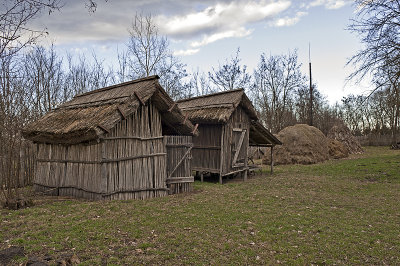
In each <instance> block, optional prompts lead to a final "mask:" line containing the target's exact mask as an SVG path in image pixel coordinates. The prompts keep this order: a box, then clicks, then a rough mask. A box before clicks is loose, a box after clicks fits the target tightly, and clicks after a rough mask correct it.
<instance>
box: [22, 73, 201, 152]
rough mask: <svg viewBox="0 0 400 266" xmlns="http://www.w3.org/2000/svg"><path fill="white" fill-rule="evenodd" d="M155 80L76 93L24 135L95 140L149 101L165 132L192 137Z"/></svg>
mask: <svg viewBox="0 0 400 266" xmlns="http://www.w3.org/2000/svg"><path fill="white" fill-rule="evenodd" d="M158 79H159V77H158V76H151V77H147V78H142V79H137V80H133V81H129V82H124V83H121V84H117V85H113V86H110V87H106V88H102V89H97V90H94V91H90V92H87V93H83V94H79V95H77V96H75V97H74V98H73V99H72V100H71V101H69V102H66V103H64V104H63V105H61V106H60V107H58V108H56V109H54V110H53V111H51V112H49V113H48V114H46V115H45V116H43V117H42V118H40V119H39V120H37V121H35V122H33V123H31V124H29V125H28V126H27V127H26V128H25V129H24V130H23V136H24V137H25V138H26V139H30V140H32V141H35V142H45V143H63V144H75V143H80V142H86V141H91V140H96V139H99V138H100V137H101V136H102V135H104V134H105V133H107V132H108V131H110V130H111V129H112V128H113V127H114V126H115V125H116V124H117V123H118V122H120V121H121V120H122V119H124V118H125V117H127V116H129V115H130V114H132V113H134V112H135V111H136V110H137V108H138V107H139V106H140V105H141V104H145V103H147V102H148V101H149V100H150V99H151V101H152V103H153V104H155V106H156V107H157V109H158V110H159V111H160V112H161V116H162V123H163V128H164V129H165V131H168V132H170V133H173V134H180V135H191V134H192V133H193V132H194V131H195V130H194V129H195V128H194V126H193V124H192V123H191V122H190V121H189V120H187V119H185V117H184V116H183V114H182V112H181V110H180V109H179V108H176V107H174V105H175V103H174V101H173V100H172V99H171V98H170V97H169V96H168V94H167V93H166V92H165V91H164V89H163V88H162V87H161V86H160V84H159V83H158ZM171 107H172V108H171ZM195 133H196V134H197V131H196V132H195Z"/></svg>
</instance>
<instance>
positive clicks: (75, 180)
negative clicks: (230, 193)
mask: <svg viewBox="0 0 400 266" xmlns="http://www.w3.org/2000/svg"><path fill="white" fill-rule="evenodd" d="M197 133H198V132H197V130H196V129H195V127H194V126H193V124H192V123H191V122H190V121H189V120H187V119H185V117H184V115H183V114H182V112H181V111H180V109H179V108H176V104H175V103H174V101H173V100H172V99H171V98H170V97H169V96H168V94H167V93H166V92H165V91H164V89H163V88H162V87H161V86H160V84H159V83H158V77H157V76H152V77H148V78H143V79H138V80H134V81H129V82H125V83H121V84H118V85H114V86H110V87H106V88H102V89H98V90H94V91H90V92H87V93H83V94H80V95H77V96H75V97H74V98H73V99H72V100H71V101H69V102H66V103H65V104H63V105H61V106H60V107H58V108H56V109H55V110H53V111H51V112H49V113H48V114H46V115H45V116H43V117H42V118H40V119H39V120H37V121H35V122H33V123H31V124H29V125H28V126H27V127H26V128H25V129H24V130H23V135H24V137H25V138H27V139H30V140H32V141H34V142H35V143H37V153H38V154H37V157H38V159H37V169H36V177H35V187H36V189H37V190H42V191H43V190H51V191H53V192H54V193H56V194H57V195H73V196H78V197H86V198H93V199H98V198H110V199H114V198H117V199H130V198H148V197H155V196H162V195H165V194H166V191H167V187H166V181H167V180H166V179H167V173H166V147H165V143H164V141H163V136H164V135H170V134H176V135H192V134H197ZM54 193H53V194H54Z"/></svg>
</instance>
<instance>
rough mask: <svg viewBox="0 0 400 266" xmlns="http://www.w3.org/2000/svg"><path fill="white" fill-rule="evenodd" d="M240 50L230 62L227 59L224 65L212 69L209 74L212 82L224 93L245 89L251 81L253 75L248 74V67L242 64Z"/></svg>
mask: <svg viewBox="0 0 400 266" xmlns="http://www.w3.org/2000/svg"><path fill="white" fill-rule="evenodd" d="M239 53H240V49H239V48H238V49H237V50H236V54H235V56H232V57H231V59H230V60H228V59H226V60H225V63H224V64H223V65H219V66H218V68H217V69H215V68H212V71H211V72H208V77H209V79H210V81H211V82H212V83H213V84H214V85H215V86H216V87H217V88H218V89H219V90H222V91H226V90H234V89H239V88H242V89H245V88H247V87H248V85H249V84H250V81H251V75H250V74H248V73H247V66H246V65H241V64H240V61H241V59H240V57H239Z"/></svg>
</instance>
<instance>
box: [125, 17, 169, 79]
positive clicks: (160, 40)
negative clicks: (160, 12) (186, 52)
mask: <svg viewBox="0 0 400 266" xmlns="http://www.w3.org/2000/svg"><path fill="white" fill-rule="evenodd" d="M129 35H130V38H129V43H128V55H129V59H128V60H129V66H130V69H131V70H132V71H133V73H132V78H136V77H147V76H150V75H152V74H159V73H157V70H158V69H159V67H158V66H159V64H161V63H162V62H163V61H164V60H166V59H167V58H168V57H169V56H170V52H169V50H168V45H169V44H168V40H167V38H166V37H164V36H160V35H159V34H158V29H157V27H156V25H155V23H154V20H153V17H152V16H151V15H147V16H145V15H142V14H136V15H135V18H134V20H133V22H132V25H131V28H130V29H129Z"/></svg>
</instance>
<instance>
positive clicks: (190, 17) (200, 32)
mask: <svg viewBox="0 0 400 266" xmlns="http://www.w3.org/2000/svg"><path fill="white" fill-rule="evenodd" d="M290 6H291V1H289V0H250V1H232V2H228V3H221V2H217V3H215V4H213V5H210V6H208V7H206V8H204V9H202V10H200V11H196V12H192V13H187V14H184V15H176V16H171V17H168V16H165V15H160V16H157V17H156V22H157V24H158V25H159V28H160V30H161V32H162V33H163V34H167V35H168V36H171V37H172V38H173V39H180V40H182V39H187V40H193V39H194V41H191V42H190V44H189V45H190V48H189V49H187V50H180V51H177V52H175V54H179V55H191V54H193V53H197V52H198V51H199V48H200V47H202V46H205V45H208V44H210V43H213V42H216V41H219V40H222V39H227V38H243V37H247V36H249V35H250V34H251V33H252V32H253V29H251V28H248V27H249V26H250V25H251V24H252V23H257V22H261V21H268V20H272V19H274V18H275V17H276V16H277V15H279V14H280V13H282V12H284V11H285V10H287V9H288V8H289V7H290Z"/></svg>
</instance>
